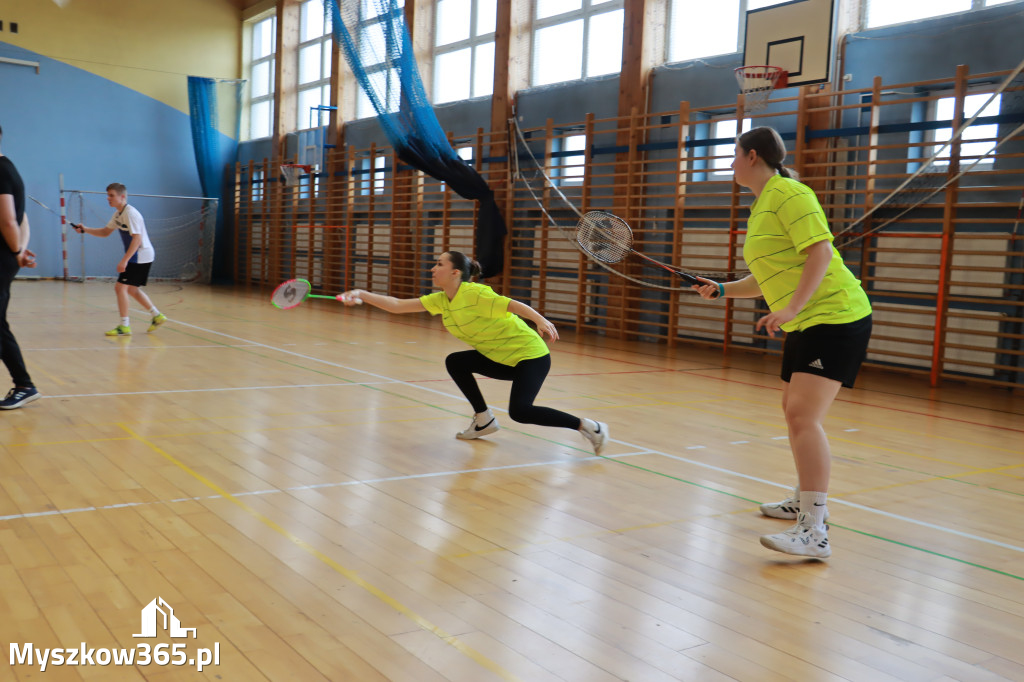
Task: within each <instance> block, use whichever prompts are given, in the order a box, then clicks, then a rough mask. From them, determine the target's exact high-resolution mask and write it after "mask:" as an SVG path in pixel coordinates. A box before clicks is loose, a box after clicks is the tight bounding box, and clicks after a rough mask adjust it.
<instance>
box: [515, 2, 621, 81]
mask: <svg viewBox="0 0 1024 682" xmlns="http://www.w3.org/2000/svg"><path fill="white" fill-rule="evenodd" d="M622 4H623V0H537V2H536V14H535V15H534V22H533V28H534V31H533V59H532V65H533V77H532V80H531V83H532V85H548V84H550V83H561V82H563V81H570V80H578V79H580V78H591V77H594V76H604V75H607V74H611V73H618V72H619V71H620V70H621V69H622V30H623V23H622V22H623V18H624V16H625V14H624V11H623V9H622Z"/></svg>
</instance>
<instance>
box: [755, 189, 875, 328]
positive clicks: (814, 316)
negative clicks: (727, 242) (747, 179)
mask: <svg viewBox="0 0 1024 682" xmlns="http://www.w3.org/2000/svg"><path fill="white" fill-rule="evenodd" d="M826 239H827V240H828V241H829V242H831V241H832V231H831V230H829V227H828V221H827V220H826V218H825V212H824V211H823V210H822V208H821V204H819V203H818V198H817V197H816V196H814V191H813V190H812V189H811V188H810V187H808V186H807V185H804V184H802V183H800V182H797V181H796V180H793V179H791V178H784V177H782V176H781V175H775V176H773V177H772V179H771V180H769V181H768V184H766V185H765V187H764V190H763V191H762V192H761V195H760V196H759V197H758V198H757V200H756V201H754V204H753V206H751V207H750V218H749V219H748V220H747V237H746V240H745V241H744V243H743V260H745V261H746V263H747V267H748V268H750V272H751V273H752V274H753V275H754V278H755V279H756V280H757V285H758V286H759V287H760V288H761V293H762V294H763V295H764V300H765V302H766V303H767V304H768V307H769V308H770V309H771V310H772V311H776V310H781V309H782V308H785V307H786V304H788V303H789V300H790V299H791V298H792V297H793V293H794V292H795V291H796V287H797V284H798V283H799V282H800V275H801V274H802V273H803V270H804V269H803V266H804V263H806V262H807V256H806V254H805V253H804V249H806V248H807V247H808V246H810V245H811V244H814V243H816V242H820V241H824V240H826ZM870 314H871V303H870V302H869V301H868V296H867V294H866V293H865V292H864V289H863V288H862V287H861V284H860V280H858V279H857V278H856V277H854V275H853V273H852V272H850V270H849V268H847V267H846V265H845V264H844V263H843V259H842V257H841V256H840V255H839V252H838V251H836V248H835V247H834V246H833V247H832V260H831V262H830V263H829V264H828V270H826V271H825V276H824V278H823V279H822V281H821V284H819V285H818V288H817V290H815V292H814V293H813V294H812V295H811V298H810V300H808V301H807V303H806V304H805V305H804V307H803V308H802V309H801V310H800V312H799V313H797V316H796V317H794V318H793V319H792V320H790V321H789V322H787V323H786V324H784V325H782V329H783V330H785V331H788V332H791V331H798V330H801V329H807V328H808V327H813V326H814V325H816V324H843V323H846V322H855V321H857V320H859V319H861V318H863V317H866V316H868V315H870Z"/></svg>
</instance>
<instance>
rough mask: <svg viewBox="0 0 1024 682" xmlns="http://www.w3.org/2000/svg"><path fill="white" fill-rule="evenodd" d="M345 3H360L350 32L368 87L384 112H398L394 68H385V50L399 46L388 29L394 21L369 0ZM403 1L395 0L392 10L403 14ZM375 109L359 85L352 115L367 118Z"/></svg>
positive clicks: (398, 102) (399, 94) (396, 80)
mask: <svg viewBox="0 0 1024 682" xmlns="http://www.w3.org/2000/svg"><path fill="white" fill-rule="evenodd" d="M345 1H346V2H348V1H351V2H357V1H358V2H360V3H361V4H360V11H359V12H360V20H359V24H358V26H357V28H356V30H355V31H354V33H355V41H356V50H358V52H359V54H360V58H361V61H362V63H363V69H364V70H365V71H366V77H367V78H368V79H369V80H370V84H371V88H372V90H373V92H374V93H375V94H376V96H377V97H379V98H380V102H379V104H380V105H381V107H383V109H384V111H387V112H396V111H398V108H399V104H400V98H401V94H402V86H401V83H400V81H399V78H398V72H397V70H395V69H389V68H388V61H387V58H388V50H389V49H399V48H401V45H400V44H398V45H396V44H395V40H396V36H394V35H393V32H392V31H391V30H390V29H392V28H394V22H393V21H392V20H391V17H390V15H389V14H387V13H385V14H379V13H378V11H377V9H376V6H375V3H373V2H371V1H370V0H345ZM404 7H405V1H404V0H398V2H397V3H396V7H395V10H394V11H395V12H399V13H402V14H403V17H404V9H403V8H404ZM376 115H377V109H376V108H375V107H374V105H373V103H372V102H371V101H370V98H369V97H367V96H366V91H365V90H364V89H363V88H359V98H358V100H357V101H356V117H358V118H367V117H369V116H376Z"/></svg>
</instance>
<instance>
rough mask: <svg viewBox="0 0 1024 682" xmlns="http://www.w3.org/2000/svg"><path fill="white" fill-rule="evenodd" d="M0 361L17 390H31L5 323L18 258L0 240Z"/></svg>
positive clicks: (21, 360) (9, 327)
mask: <svg viewBox="0 0 1024 682" xmlns="http://www.w3.org/2000/svg"><path fill="white" fill-rule="evenodd" d="M0 249H2V252H0V359H3V363H4V365H6V366H7V371H8V372H10V373H11V379H13V380H14V385H15V386H16V387H18V388H33V387H34V386H33V384H32V378H31V377H29V375H28V370H27V369H25V360H24V359H23V358H22V357H21V349H20V348H18V341H17V339H15V338H14V334H13V333H11V325H10V324H8V323H7V305H8V304H9V303H10V302H11V282H13V281H14V276H15V275H16V274H18V269H19V266H18V257H17V256H16V255H15V254H13V253H11V252H10V250H9V249H8V248H7V243H6V242H4V240H2V239H0Z"/></svg>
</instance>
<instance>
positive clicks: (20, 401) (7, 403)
mask: <svg viewBox="0 0 1024 682" xmlns="http://www.w3.org/2000/svg"><path fill="white" fill-rule="evenodd" d="M38 399H39V391H38V390H37V389H36V388H35V386H32V387H30V388H17V387H15V388H12V389H11V390H10V391H8V392H7V397H6V398H4V399H3V400H0V410H14V409H17V408H19V407H21V406H22V405H24V404H25V403H30V402H32V401H33V400H38Z"/></svg>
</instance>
